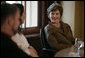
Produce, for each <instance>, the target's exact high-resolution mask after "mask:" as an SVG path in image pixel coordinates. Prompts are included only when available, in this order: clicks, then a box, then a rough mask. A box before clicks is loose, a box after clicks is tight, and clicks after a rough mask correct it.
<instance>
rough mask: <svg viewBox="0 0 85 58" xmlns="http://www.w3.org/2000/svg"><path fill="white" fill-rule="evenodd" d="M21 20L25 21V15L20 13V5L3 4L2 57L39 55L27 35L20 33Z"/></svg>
mask: <svg viewBox="0 0 85 58" xmlns="http://www.w3.org/2000/svg"><path fill="white" fill-rule="evenodd" d="M22 14H24V11H23V12H22ZM21 19H22V20H21ZM20 21H22V23H23V21H24V15H22V16H21V15H20V9H19V7H18V6H16V5H15V4H7V3H6V4H1V39H0V40H1V42H0V43H1V44H0V45H1V57H38V54H37V51H36V50H35V49H34V48H33V47H32V46H31V45H30V44H29V43H28V42H27V40H26V38H25V36H24V35H23V34H22V33H18V32H19V30H18V28H19V26H20V24H21V22H20Z"/></svg>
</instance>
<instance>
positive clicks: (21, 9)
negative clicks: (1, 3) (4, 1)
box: [15, 3, 24, 16]
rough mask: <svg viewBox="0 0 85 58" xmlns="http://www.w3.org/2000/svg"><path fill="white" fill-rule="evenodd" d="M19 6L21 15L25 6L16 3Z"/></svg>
mask: <svg viewBox="0 0 85 58" xmlns="http://www.w3.org/2000/svg"><path fill="white" fill-rule="evenodd" d="M15 5H16V6H17V7H18V8H19V11H20V16H22V14H23V12H24V6H23V5H22V4H19V3H18V4H15Z"/></svg>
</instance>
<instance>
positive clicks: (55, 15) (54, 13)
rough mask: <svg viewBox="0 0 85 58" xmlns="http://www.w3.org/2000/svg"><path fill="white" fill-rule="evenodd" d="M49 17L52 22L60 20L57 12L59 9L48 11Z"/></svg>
mask: <svg viewBox="0 0 85 58" xmlns="http://www.w3.org/2000/svg"><path fill="white" fill-rule="evenodd" d="M49 19H50V21H51V22H52V23H59V21H60V12H59V10H56V11H52V12H50V14H49Z"/></svg>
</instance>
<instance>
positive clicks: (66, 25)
mask: <svg viewBox="0 0 85 58" xmlns="http://www.w3.org/2000/svg"><path fill="white" fill-rule="evenodd" d="M61 24H62V25H63V26H64V27H70V25H69V24H68V23H65V22H61Z"/></svg>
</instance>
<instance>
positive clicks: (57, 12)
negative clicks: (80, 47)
mask: <svg viewBox="0 0 85 58" xmlns="http://www.w3.org/2000/svg"><path fill="white" fill-rule="evenodd" d="M47 14H48V18H49V19H50V22H49V24H48V25H47V26H46V27H45V28H44V30H45V33H46V37H47V40H48V43H49V45H50V46H51V48H53V49H55V50H56V51H59V50H61V49H64V48H68V47H71V46H72V45H73V44H74V42H75V39H74V38H73V35H72V31H71V28H70V26H69V25H68V24H66V23H64V22H63V21H62V20H61V17H62V14H63V8H62V6H61V5H60V4H57V3H53V4H52V5H50V6H49V7H48V9H47Z"/></svg>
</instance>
